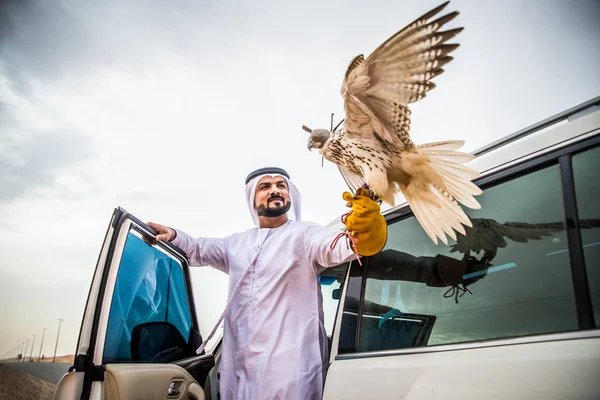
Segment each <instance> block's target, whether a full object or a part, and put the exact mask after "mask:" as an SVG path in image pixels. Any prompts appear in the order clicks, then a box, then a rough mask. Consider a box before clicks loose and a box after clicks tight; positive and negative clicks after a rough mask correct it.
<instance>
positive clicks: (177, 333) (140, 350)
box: [103, 230, 192, 363]
mask: <svg viewBox="0 0 600 400" xmlns="http://www.w3.org/2000/svg"><path fill="white" fill-rule="evenodd" d="M191 330H192V318H191V313H190V306H189V301H188V295H187V289H186V285H185V280H184V276H183V267H182V265H181V263H180V262H179V261H178V260H177V259H175V258H173V257H172V256H170V255H169V254H167V253H166V252H164V251H163V250H161V249H160V248H159V247H156V246H150V245H149V244H147V243H146V242H145V241H144V240H143V239H142V237H141V235H140V234H139V233H137V232H136V231H134V230H132V231H130V232H129V234H128V236H127V241H126V243H125V247H124V250H123V255H122V257H121V262H120V265H119V270H118V273H117V280H116V284H115V289H114V293H113V297H112V303H111V307H110V314H109V318H108V327H107V332H106V340H105V347H104V357H103V362H104V363H113V362H135V361H152V362H169V361H174V360H176V359H180V358H183V357H185V356H187V355H189V354H190V351H191V349H190V348H189V341H190V332H191Z"/></svg>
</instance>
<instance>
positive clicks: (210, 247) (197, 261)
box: [171, 229, 229, 274]
mask: <svg viewBox="0 0 600 400" xmlns="http://www.w3.org/2000/svg"><path fill="white" fill-rule="evenodd" d="M175 232H177V236H176V237H175V239H173V240H172V241H171V243H173V244H174V245H175V246H177V247H179V248H180V249H181V250H183V252H184V253H185V255H186V256H187V258H188V261H189V263H190V266H192V267H203V266H210V267H213V268H216V269H218V270H220V271H223V272H225V273H226V274H228V273H229V265H228V263H227V253H226V246H227V239H226V238H193V237H191V236H190V235H188V234H187V233H185V232H183V231H180V230H179V229H175Z"/></svg>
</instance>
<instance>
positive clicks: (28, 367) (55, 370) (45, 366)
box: [3, 362, 71, 385]
mask: <svg viewBox="0 0 600 400" xmlns="http://www.w3.org/2000/svg"><path fill="white" fill-rule="evenodd" d="M3 364H5V365H7V366H9V367H12V368H18V369H20V370H21V371H25V372H27V373H28V374H31V375H33V376H37V377H38V378H42V379H43V380H45V381H48V382H50V383H53V384H55V385H56V384H57V383H58V381H59V380H60V378H62V376H63V375H64V374H66V373H67V372H68V371H69V367H70V366H71V364H66V363H56V364H53V363H36V362H33V363H28V362H25V363H3Z"/></svg>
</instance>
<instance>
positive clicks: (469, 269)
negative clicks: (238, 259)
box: [55, 97, 600, 400]
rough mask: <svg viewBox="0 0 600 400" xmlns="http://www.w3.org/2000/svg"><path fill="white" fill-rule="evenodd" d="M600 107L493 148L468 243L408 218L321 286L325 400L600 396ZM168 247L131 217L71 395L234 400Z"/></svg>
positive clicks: (103, 259)
mask: <svg viewBox="0 0 600 400" xmlns="http://www.w3.org/2000/svg"><path fill="white" fill-rule="evenodd" d="M599 105H600V97H599V98H595V99H592V100H590V101H589V102H586V103H585V104H582V105H580V106H578V107H575V108H573V109H571V110H567V111H565V112H564V113H561V114H560V115H557V116H554V117H552V118H549V119H548V120H546V121H542V122H540V123H539V124H536V125H535V126H533V127H529V128H527V129H525V130H523V131H521V132H517V133H516V134H513V135H511V136H509V137H507V138H505V139H502V140H501V141H498V142H496V143H492V144H491V145H489V146H487V147H486V148H484V149H481V150H479V151H477V152H476V153H477V156H478V157H477V158H476V159H475V160H474V161H473V162H472V163H471V166H472V167H473V168H475V169H477V170H479V171H480V172H481V173H482V176H481V177H480V178H479V179H478V180H477V181H476V183H477V184H478V185H479V186H480V187H481V188H482V189H484V193H483V194H482V195H481V196H480V197H479V198H478V201H479V202H480V203H481V205H482V208H481V210H477V211H472V210H467V211H468V214H469V216H470V217H471V219H472V221H473V225H474V227H473V228H472V229H469V230H468V232H467V234H466V236H460V237H459V238H458V241H457V242H452V243H450V245H449V246H445V245H443V244H439V245H437V246H436V245H434V244H433V243H432V241H431V240H430V239H429V238H428V237H427V235H426V234H425V233H424V231H423V229H421V228H420V226H419V224H418V223H417V221H416V220H415V218H414V217H413V216H412V214H411V212H410V209H409V207H408V206H407V205H405V204H404V205H399V206H398V207H395V208H393V209H391V210H387V211H385V212H384V214H385V217H386V219H387V221H388V230H389V238H388V242H387V245H386V248H385V249H384V250H383V251H382V252H381V253H380V254H378V255H376V256H374V257H368V258H365V259H364V261H363V266H360V265H358V264H357V263H350V264H345V265H340V266H339V267H337V268H333V269H329V270H327V271H326V272H325V273H324V274H323V275H322V276H321V277H320V279H321V285H322V289H323V297H324V311H325V316H326V319H327V323H326V328H327V331H328V333H329V335H330V357H329V367H328V371H327V377H326V380H325V391H324V399H325V400H328V399H371V398H372V399H400V398H402V399H454V398H457V399H458V398H460V399H467V398H468V399H492V398H503V399H504V398H510V399H544V400H547V399H565V398H569V399H592V398H594V399H597V398H600V381H599V378H600V330H599V329H598V327H599V326H600V266H599V264H600V207H599V206H598V203H599V201H600V184H599V181H598V176H599V175H600V135H599V133H600V108H599ZM331 227H332V229H335V227H336V224H335V223H334V224H332V225H331ZM152 237H153V232H152V230H151V229H150V228H148V227H147V226H146V225H145V224H144V223H142V222H141V221H139V220H138V219H137V218H135V217H134V216H132V215H131V214H129V213H127V212H126V211H124V210H122V209H116V210H115V212H114V214H113V216H112V219H111V222H110V225H109V228H108V231H107V234H106V239H105V242H104V245H103V246H102V250H101V253H100V257H99V260H98V265H97V268H96V271H95V274H94V278H93V281H92V285H91V288H90V293H89V297H88V302H87V305H86V308H85V314H84V316H83V321H82V325H81V332H80V336H79V342H78V344H77V350H76V359H75V363H74V366H73V367H72V368H71V371H70V372H69V373H68V374H66V375H65V376H64V377H63V379H62V380H61V381H60V383H59V385H58V386H57V389H56V392H55V398H57V399H69V400H70V399H138V398H139V399H165V398H169V399H204V398H206V399H218V398H219V392H218V389H219V374H218V366H219V355H220V347H219V345H218V343H217V345H216V346H215V347H214V348H213V350H212V353H211V354H200V355H197V354H196V351H195V349H196V348H198V346H199V345H200V343H201V342H202V336H201V333H200V332H199V329H198V322H197V317H196V312H197V310H198V312H201V311H202V306H198V307H196V306H195V305H194V299H193V296H192V282H191V279H190V272H189V266H188V264H187V261H186V258H185V255H184V254H183V253H182V252H181V251H180V250H179V249H177V248H175V247H173V246H172V245H170V244H165V243H152V244H148V242H147V241H146V240H148V239H149V238H150V239H151V238H152ZM144 239H146V240H144ZM202 334H204V335H206V332H202ZM298 334H301V332H299V333H298Z"/></svg>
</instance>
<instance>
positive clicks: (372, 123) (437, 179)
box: [303, 2, 482, 245]
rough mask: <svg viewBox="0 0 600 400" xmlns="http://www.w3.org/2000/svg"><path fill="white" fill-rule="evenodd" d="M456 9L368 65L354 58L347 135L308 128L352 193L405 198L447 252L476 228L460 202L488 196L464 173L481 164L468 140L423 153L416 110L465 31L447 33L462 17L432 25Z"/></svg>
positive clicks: (400, 35) (419, 25) (409, 29)
mask: <svg viewBox="0 0 600 400" xmlns="http://www.w3.org/2000/svg"><path fill="white" fill-rule="evenodd" d="M448 3H449V2H446V3H444V4H442V5H441V6H439V7H437V8H435V9H433V10H431V11H429V12H428V13H426V14H424V15H423V16H421V17H419V18H417V19H416V20H415V21H414V22H412V23H410V24H409V25H407V26H406V27H405V28H403V29H402V30H400V31H399V32H397V33H396V34H394V35H393V36H392V37H390V38H389V39H388V40H386V41H385V42H383V43H382V44H381V45H380V46H379V47H378V48H377V49H376V50H375V51H373V53H371V55H369V57H367V58H366V59H365V58H364V55H362V54H361V55H358V56H356V57H354V59H353V60H352V61H351V62H350V64H349V65H348V68H347V70H346V74H345V76H344V79H343V84H342V88H341V95H342V97H343V99H344V112H345V120H344V126H343V127H342V128H341V129H339V130H335V129H332V130H327V129H314V130H312V129H310V128H307V127H306V126H303V129H304V130H306V131H308V132H309V133H310V136H309V140H308V149H309V150H311V149H318V151H319V152H320V153H321V155H322V156H323V157H324V158H326V159H327V160H328V161H331V162H333V163H334V164H336V165H337V166H338V168H339V169H340V171H341V173H342V175H343V176H344V178H345V180H346V182H347V183H348V184H349V186H350V187H351V188H352V186H353V185H354V186H357V185H358V186H360V183H361V182H362V183H364V184H366V185H367V186H368V188H369V189H370V190H371V191H372V193H373V194H374V197H375V198H378V199H381V200H382V201H385V202H386V203H388V204H389V205H391V206H394V205H395V196H396V194H398V193H400V192H401V193H402V194H403V195H404V197H405V198H406V200H407V202H408V204H409V205H410V207H411V209H412V211H413V213H414V215H415V217H416V218H417V220H418V221H419V223H420V224H421V226H422V227H423V229H424V230H425V232H426V233H427V234H428V235H429V237H430V238H431V239H432V240H433V242H434V243H435V244H437V243H438V238H439V239H440V240H441V241H442V242H443V243H444V244H446V245H447V244H448V241H447V238H446V234H447V235H448V236H449V237H451V238H452V239H454V240H456V232H459V233H461V234H463V235H465V226H467V227H471V226H472V224H471V221H470V220H469V218H468V217H467V215H466V214H465V212H464V211H463V209H462V208H461V206H460V205H459V202H460V203H461V204H463V205H464V206H467V207H469V208H472V209H479V208H481V206H480V205H479V203H478V202H477V200H476V199H475V198H474V197H473V196H477V195H479V194H481V193H482V191H481V189H480V188H479V187H477V186H476V185H475V184H474V183H473V182H472V180H473V179H474V178H476V177H478V176H479V173H478V172H476V171H474V170H473V169H471V168H468V167H467V166H465V165H464V164H465V163H467V162H469V161H471V160H472V159H473V158H474V157H475V156H473V155H471V154H468V153H463V152H459V151H457V150H458V149H460V148H461V147H462V146H463V145H464V141H460V140H449V141H442V142H435V143H427V144H421V145H416V144H415V143H414V142H413V141H412V139H411V137H410V134H409V132H410V116H411V111H410V109H409V108H408V105H409V104H411V103H414V102H416V101H419V100H421V99H422V98H424V97H425V96H426V94H427V93H428V92H429V91H430V90H431V89H433V88H434V87H435V84H434V83H433V82H432V81H431V80H432V79H433V78H434V77H436V76H438V75H440V74H441V73H443V72H444V70H443V68H442V67H443V66H444V65H445V64H448V63H449V62H450V61H451V60H452V57H451V56H449V54H450V53H451V52H452V51H454V50H456V49H457V48H458V47H459V45H458V44H448V43H446V42H447V41H448V40H450V39H452V38H453V37H455V36H456V35H458V34H459V33H460V32H461V31H462V30H463V28H457V29H450V30H445V31H442V30H441V29H442V28H443V26H444V25H445V24H446V23H447V22H449V21H451V20H453V19H454V18H455V17H456V16H457V15H458V12H456V11H455V12H451V13H449V14H446V15H444V16H441V17H438V18H437V19H434V20H432V19H433V18H434V17H436V15H438V14H439V13H440V12H441V11H442V10H443V9H444V8H445V7H446V6H447V5H448Z"/></svg>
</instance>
